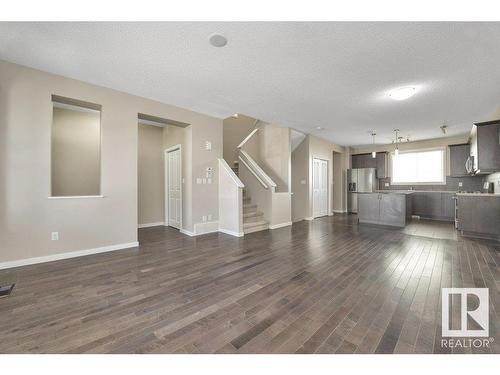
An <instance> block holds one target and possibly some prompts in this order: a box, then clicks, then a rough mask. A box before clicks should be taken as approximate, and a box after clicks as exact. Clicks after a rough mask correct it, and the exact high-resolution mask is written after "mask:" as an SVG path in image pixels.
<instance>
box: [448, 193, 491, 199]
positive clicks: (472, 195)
mask: <svg viewBox="0 0 500 375" xmlns="http://www.w3.org/2000/svg"><path fill="white" fill-rule="evenodd" d="M457 195H461V196H464V197H496V198H500V194H499V193H457Z"/></svg>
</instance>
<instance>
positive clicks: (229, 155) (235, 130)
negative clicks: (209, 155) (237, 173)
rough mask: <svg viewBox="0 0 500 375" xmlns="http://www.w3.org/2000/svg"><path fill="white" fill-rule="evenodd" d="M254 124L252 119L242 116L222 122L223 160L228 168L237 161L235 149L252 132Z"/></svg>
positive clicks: (236, 150)
mask: <svg viewBox="0 0 500 375" xmlns="http://www.w3.org/2000/svg"><path fill="white" fill-rule="evenodd" d="M254 124H255V119H254V118H252V117H248V116H244V115H238V117H237V118H235V117H229V118H227V119H225V120H224V128H223V142H224V145H223V151H224V160H225V161H226V162H227V164H228V165H229V166H230V167H232V166H233V163H234V162H235V161H237V160H238V149H237V148H236V147H238V145H239V144H240V143H241V141H243V140H244V139H245V137H246V136H247V135H249V134H250V133H251V132H252V130H253V129H254V128H255V125H254Z"/></svg>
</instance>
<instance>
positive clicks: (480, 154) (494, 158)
mask: <svg viewBox="0 0 500 375" xmlns="http://www.w3.org/2000/svg"><path fill="white" fill-rule="evenodd" d="M470 156H471V157H473V160H472V161H473V164H474V173H475V174H490V173H494V172H498V171H500V120H495V121H488V122H480V123H477V124H475V125H474V127H473V129H472V132H471V136H470Z"/></svg>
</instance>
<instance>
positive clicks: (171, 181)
mask: <svg viewBox="0 0 500 375" xmlns="http://www.w3.org/2000/svg"><path fill="white" fill-rule="evenodd" d="M181 188H182V185H181V151H180V150H179V149H177V150H174V151H171V152H169V153H168V225H169V226H171V227H174V228H177V229H180V227H181V209H182V202H181Z"/></svg>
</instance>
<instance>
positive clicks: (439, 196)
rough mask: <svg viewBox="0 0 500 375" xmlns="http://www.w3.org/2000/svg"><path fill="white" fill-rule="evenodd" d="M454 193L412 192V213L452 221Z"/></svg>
mask: <svg viewBox="0 0 500 375" xmlns="http://www.w3.org/2000/svg"><path fill="white" fill-rule="evenodd" d="M454 195H455V194H454V193H443V192H439V191H438V192H414V193H413V195H412V197H413V215H417V216H420V217H421V218H424V219H434V220H443V221H453V220H454V217H455V201H454V200H453V197H454Z"/></svg>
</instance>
